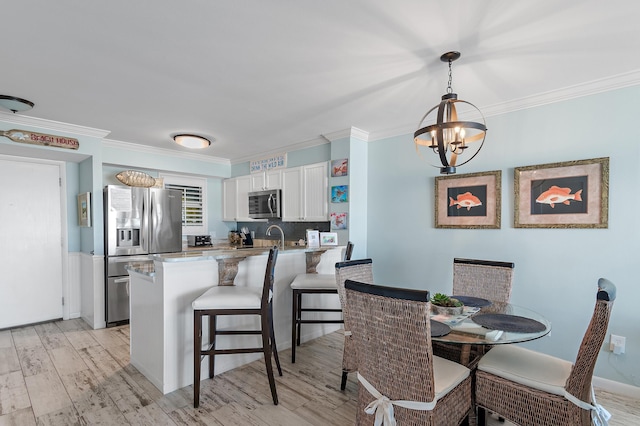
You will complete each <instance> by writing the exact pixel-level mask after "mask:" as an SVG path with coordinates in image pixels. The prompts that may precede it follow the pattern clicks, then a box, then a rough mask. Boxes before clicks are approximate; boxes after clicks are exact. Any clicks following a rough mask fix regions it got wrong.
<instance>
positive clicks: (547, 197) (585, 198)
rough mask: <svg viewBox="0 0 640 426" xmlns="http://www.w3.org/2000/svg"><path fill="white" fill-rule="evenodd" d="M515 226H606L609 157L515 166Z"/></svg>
mask: <svg viewBox="0 0 640 426" xmlns="http://www.w3.org/2000/svg"><path fill="white" fill-rule="evenodd" d="M514 191H515V197H514V200H515V220H514V226H515V227H516V228H607V227H608V218H609V158H608V157H604V158H594V159H589V160H577V161H567V162H564V163H551V164H541V165H537V166H526V167H516V168H515V174H514Z"/></svg>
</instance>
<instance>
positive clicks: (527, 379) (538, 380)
mask: <svg viewBox="0 0 640 426" xmlns="http://www.w3.org/2000/svg"><path fill="white" fill-rule="evenodd" d="M571 367H572V364H571V363H570V362H568V361H565V360H563V359H560V358H556V357H553V356H551V355H547V354H543V353H540V352H536V351H532V350H529V349H525V348H522V347H519V346H517V345H499V346H495V347H494V348H493V349H491V350H490V351H489V353H487V354H486V355H485V356H483V357H482V358H481V359H480V362H479V363H478V370H482V371H486V372H487V373H491V374H494V375H496V376H499V377H502V378H505V379H508V380H511V381H513V382H516V383H520V384H523V385H525V386H529V387H531V388H534V389H538V390H541V391H544V392H549V393H552V394H555V395H564V386H565V383H566V382H567V379H568V378H569V374H571Z"/></svg>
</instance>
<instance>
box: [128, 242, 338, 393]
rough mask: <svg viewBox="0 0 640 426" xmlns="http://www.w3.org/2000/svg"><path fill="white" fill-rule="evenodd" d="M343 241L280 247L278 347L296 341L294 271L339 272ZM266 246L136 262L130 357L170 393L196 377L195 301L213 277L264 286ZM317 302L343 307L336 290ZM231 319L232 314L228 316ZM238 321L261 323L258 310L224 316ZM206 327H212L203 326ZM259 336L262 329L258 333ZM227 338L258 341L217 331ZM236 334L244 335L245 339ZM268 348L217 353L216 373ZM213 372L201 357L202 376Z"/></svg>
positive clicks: (315, 330)
mask: <svg viewBox="0 0 640 426" xmlns="http://www.w3.org/2000/svg"><path fill="white" fill-rule="evenodd" d="M343 250H344V247H321V248H315V249H314V248H306V247H286V248H285V249H284V250H280V252H279V255H278V260H277V262H276V269H275V283H274V295H273V297H274V302H273V305H274V309H273V311H274V327H275V335H276V342H277V344H278V349H279V350H283V349H287V348H289V347H291V341H290V338H291V333H290V330H291V303H292V299H291V288H290V284H291V281H292V280H293V278H294V277H295V276H296V275H297V274H300V273H304V272H307V271H308V270H309V269H313V268H314V265H313V263H314V262H317V266H316V269H317V272H318V273H324V274H327V273H334V271H335V263H336V262H339V261H340V260H341V259H342V253H343ZM267 257H268V248H251V249H223V250H208V251H207V250H203V251H190V252H183V253H178V254H166V255H154V256H153V260H154V262H153V264H152V265H150V264H147V265H146V266H145V265H140V266H139V267H136V266H135V265H134V266H131V267H130V268H129V275H130V277H131V288H130V303H131V305H130V307H131V318H130V336H131V364H132V365H133V366H134V367H136V368H137V369H138V370H139V371H140V372H141V373H142V374H144V375H145V376H146V377H147V379H149V380H150V381H151V382H152V383H153V384H154V385H155V386H156V387H157V388H158V389H160V390H161V391H162V392H163V393H164V394H167V393H169V392H172V391H174V390H176V389H179V388H182V387H184V386H188V385H191V384H192V382H193V310H192V308H191V302H192V301H193V300H195V299H196V298H197V297H198V296H200V295H201V294H202V293H204V292H205V291H206V290H207V289H208V288H209V287H211V286H214V285H243V286H255V287H261V286H262V283H263V281H264V274H265V268H266V264H267ZM321 296H322V298H318V299H319V300H318V302H317V303H318V306H323V307H327V308H339V307H340V302H339V300H338V298H337V297H335V295H321ZM229 321H233V323H232V322H229ZM218 323H219V324H220V326H221V327H224V326H225V324H228V325H233V326H234V327H235V328H238V326H240V327H246V328H254V329H255V328H257V327H258V317H252V316H246V317H234V318H226V317H222V318H219V319H218ZM339 327H340V325H338V324H314V326H313V327H305V329H306V330H308V331H307V332H306V334H305V336H303V340H308V339H312V338H315V337H319V336H321V335H323V334H327V333H330V332H333V331H335V330H337V329H338V328H339ZM203 333H205V335H206V334H207V333H208V328H207V327H206V325H205V327H204V330H203ZM255 338H256V339H257V338H258V337H255ZM226 339H236V340H234V344H236V345H237V344H245V343H247V342H248V343H247V345H248V346H250V345H254V344H255V342H254V341H253V339H252V336H219V337H218V342H217V344H218V346H219V347H225V345H226V343H227V340H226ZM237 339H242V341H241V342H240V343H239V342H238V340H237ZM261 357H262V354H242V355H235V356H219V357H218V358H217V359H216V373H221V372H224V371H227V370H230V369H232V368H235V367H238V366H240V365H243V364H246V363H249V362H252V361H254V360H256V359H259V358H261ZM208 375H209V370H208V363H203V365H202V378H206V377H208Z"/></svg>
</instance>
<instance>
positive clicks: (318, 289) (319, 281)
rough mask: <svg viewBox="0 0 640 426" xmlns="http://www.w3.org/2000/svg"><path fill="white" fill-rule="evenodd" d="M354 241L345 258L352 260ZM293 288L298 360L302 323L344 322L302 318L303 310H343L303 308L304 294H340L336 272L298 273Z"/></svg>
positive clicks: (293, 349)
mask: <svg viewBox="0 0 640 426" xmlns="http://www.w3.org/2000/svg"><path fill="white" fill-rule="evenodd" d="M352 253H353V243H352V242H351V241H349V242H348V243H347V247H346V249H345V251H344V259H343V260H350V259H351V254H352ZM291 289H292V290H293V309H292V319H291V362H292V363H295V362H296V346H300V334H301V332H300V329H301V326H302V324H342V323H344V320H343V319H342V318H340V319H318V320H313V319H302V313H303V312H342V309H330V308H303V307H302V295H303V294H338V286H337V284H336V276H335V274H318V273H306V274H298V275H296V277H295V278H294V279H293V281H292V282H291Z"/></svg>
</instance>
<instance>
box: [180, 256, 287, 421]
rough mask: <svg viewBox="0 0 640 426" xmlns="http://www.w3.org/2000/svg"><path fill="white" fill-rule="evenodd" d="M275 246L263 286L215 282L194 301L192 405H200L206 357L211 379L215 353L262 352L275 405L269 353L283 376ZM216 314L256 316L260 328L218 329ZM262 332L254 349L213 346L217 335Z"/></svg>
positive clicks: (276, 395)
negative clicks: (205, 335) (205, 337)
mask: <svg viewBox="0 0 640 426" xmlns="http://www.w3.org/2000/svg"><path fill="white" fill-rule="evenodd" d="M277 258H278V248H277V247H274V248H272V249H271V250H270V251H269V258H268V260H267V268H266V272H265V276H264V283H263V285H262V288H259V287H239V286H235V285H224V286H222V285H218V286H214V287H211V288H210V289H209V290H207V291H206V292H205V293H204V294H203V295H202V296H200V297H198V298H197V299H196V300H194V301H193V303H192V306H193V406H194V408H198V406H199V405H200V374H201V362H202V360H203V359H204V357H206V356H208V357H209V378H210V379H211V378H213V375H214V371H215V370H214V367H215V363H214V361H215V356H216V355H227V354H246V353H256V352H262V353H264V362H265V365H266V368H267V376H268V378H269V387H270V388H271V396H272V398H273V403H274V404H275V405H278V394H277V392H276V382H275V379H274V377H273V366H272V364H271V355H272V354H273V357H274V359H275V361H276V366H277V367H278V374H280V376H282V369H281V368H280V360H279V359H278V349H277V347H276V339H275V335H274V334H275V333H274V328H273V282H274V270H275V267H276V259H277ZM218 315H259V316H260V324H261V327H260V330H218V329H217V328H216V318H217V316H218ZM203 317H209V344H208V348H207V349H203V348H202V320H203ZM249 334H251V335H256V334H258V335H261V336H262V346H261V347H255V348H232V349H216V336H222V335H249Z"/></svg>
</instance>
